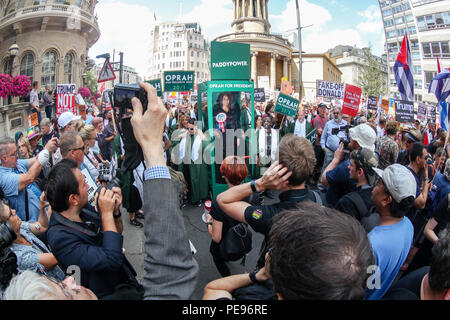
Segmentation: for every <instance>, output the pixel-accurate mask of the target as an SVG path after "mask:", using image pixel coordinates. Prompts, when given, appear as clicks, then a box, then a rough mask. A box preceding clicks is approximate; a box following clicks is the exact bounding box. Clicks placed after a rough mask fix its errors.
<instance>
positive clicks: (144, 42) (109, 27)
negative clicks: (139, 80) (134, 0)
mask: <svg viewBox="0 0 450 320" xmlns="http://www.w3.org/2000/svg"><path fill="white" fill-rule="evenodd" d="M96 12H97V15H98V23H99V27H100V31H101V35H100V39H99V40H98V41H97V43H96V44H95V45H94V46H93V47H92V48H91V49H90V51H89V57H90V58H95V56H97V55H100V54H103V53H110V54H111V61H112V53H113V49H115V50H116V53H117V52H118V51H122V52H124V64H125V65H126V66H129V67H133V68H136V70H137V72H138V73H139V75H140V76H144V75H145V74H146V73H147V68H148V54H149V43H150V31H151V29H152V27H153V25H154V24H155V20H154V12H153V11H152V10H151V9H150V8H148V7H145V6H142V5H135V4H127V3H124V2H120V1H114V0H113V1H100V2H99V3H98V4H97V6H96ZM118 59H119V58H118V56H117V55H116V61H117V60H118ZM103 61H104V60H103V59H100V60H97V62H98V63H101V62H103ZM117 76H118V75H117Z"/></svg>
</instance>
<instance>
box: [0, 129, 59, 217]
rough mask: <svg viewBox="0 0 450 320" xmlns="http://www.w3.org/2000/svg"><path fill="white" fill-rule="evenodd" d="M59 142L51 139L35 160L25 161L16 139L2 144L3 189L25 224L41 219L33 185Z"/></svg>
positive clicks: (0, 184)
mask: <svg viewBox="0 0 450 320" xmlns="http://www.w3.org/2000/svg"><path fill="white" fill-rule="evenodd" d="M57 141H58V139H57V138H52V139H51V140H50V141H49V142H48V143H47V144H46V145H45V148H44V150H43V151H41V152H40V153H39V154H38V155H37V156H36V157H34V158H31V159H23V160H22V159H20V160H19V159H18V155H17V150H16V145H15V141H14V139H6V140H4V141H2V142H0V161H1V166H0V188H1V189H2V190H3V192H4V194H5V197H6V199H7V200H9V202H10V205H11V208H12V209H14V210H16V212H17V215H18V216H19V217H20V219H22V221H28V222H35V221H37V220H38V219H39V198H38V197H37V195H36V192H34V191H33V190H34V189H33V188H36V187H35V186H34V185H33V182H35V180H36V178H37V177H38V175H39V173H40V172H41V170H42V167H43V166H45V165H47V163H48V162H49V159H50V157H51V153H53V152H55V151H56V146H57ZM35 191H36V190H35Z"/></svg>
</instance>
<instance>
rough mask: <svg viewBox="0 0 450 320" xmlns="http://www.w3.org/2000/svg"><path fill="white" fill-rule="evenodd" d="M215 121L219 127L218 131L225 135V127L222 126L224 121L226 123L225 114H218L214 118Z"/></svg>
mask: <svg viewBox="0 0 450 320" xmlns="http://www.w3.org/2000/svg"><path fill="white" fill-rule="evenodd" d="M216 121H217V123H218V124H219V127H220V131H221V132H222V133H225V131H226V130H225V125H224V123H225V121H227V115H226V113H223V112H222V113H219V114H218V115H217V116H216Z"/></svg>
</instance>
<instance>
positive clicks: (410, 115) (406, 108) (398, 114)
mask: <svg viewBox="0 0 450 320" xmlns="http://www.w3.org/2000/svg"><path fill="white" fill-rule="evenodd" d="M394 104H395V121H398V122H409V123H413V122H414V102H411V101H406V100H396V101H395V102H394Z"/></svg>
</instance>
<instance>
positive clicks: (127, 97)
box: [114, 83, 148, 114]
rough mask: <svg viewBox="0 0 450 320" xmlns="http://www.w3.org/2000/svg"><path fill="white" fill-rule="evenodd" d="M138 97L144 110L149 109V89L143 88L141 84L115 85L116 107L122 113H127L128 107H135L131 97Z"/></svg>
mask: <svg viewBox="0 0 450 320" xmlns="http://www.w3.org/2000/svg"><path fill="white" fill-rule="evenodd" d="M134 97H136V98H138V99H139V100H140V101H141V103H142V107H143V108H144V112H145V111H146V110H147V105H148V98H147V91H145V89H143V88H141V87H140V86H139V84H121V83H120V84H116V85H115V86H114V107H116V108H119V110H120V113H121V114H125V113H126V109H133V105H132V104H131V99H133V98H134Z"/></svg>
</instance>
